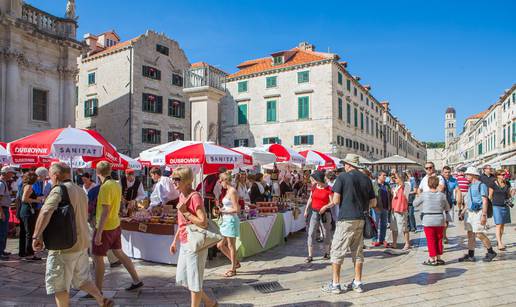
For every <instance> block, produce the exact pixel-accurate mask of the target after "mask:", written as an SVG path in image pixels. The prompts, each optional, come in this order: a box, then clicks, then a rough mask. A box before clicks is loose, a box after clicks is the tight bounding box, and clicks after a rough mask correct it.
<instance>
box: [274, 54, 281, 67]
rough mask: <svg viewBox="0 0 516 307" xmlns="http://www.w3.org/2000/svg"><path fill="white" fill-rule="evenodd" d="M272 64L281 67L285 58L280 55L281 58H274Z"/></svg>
mask: <svg viewBox="0 0 516 307" xmlns="http://www.w3.org/2000/svg"><path fill="white" fill-rule="evenodd" d="M272 63H273V65H281V64H283V56H282V55H279V56H275V57H273V58H272Z"/></svg>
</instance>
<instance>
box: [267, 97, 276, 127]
mask: <svg viewBox="0 0 516 307" xmlns="http://www.w3.org/2000/svg"><path fill="white" fill-rule="evenodd" d="M267 121H268V122H275V121H276V100H269V101H267Z"/></svg>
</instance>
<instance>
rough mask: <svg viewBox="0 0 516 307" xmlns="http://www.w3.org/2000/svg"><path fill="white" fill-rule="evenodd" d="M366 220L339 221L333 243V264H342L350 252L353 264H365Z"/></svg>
mask: <svg viewBox="0 0 516 307" xmlns="http://www.w3.org/2000/svg"><path fill="white" fill-rule="evenodd" d="M363 248H364V220H352V221H337V227H336V228H335V233H334V234H333V240H332V243H331V262H332V263H335V264H342V262H344V257H345V256H346V252H347V251H348V249H349V251H350V253H351V259H352V260H353V262H358V263H362V262H364V252H363Z"/></svg>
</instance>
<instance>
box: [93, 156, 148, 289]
mask: <svg viewBox="0 0 516 307" xmlns="http://www.w3.org/2000/svg"><path fill="white" fill-rule="evenodd" d="M96 171H97V176H98V177H99V179H100V181H101V182H102V184H101V186H100V190H99V194H98V196H97V208H96V214H95V222H96V226H95V230H94V232H93V244H92V254H93V256H94V261H95V284H96V285H97V288H99V290H101V291H102V284H103V282H104V271H105V269H104V257H106V256H107V252H108V251H109V250H111V251H112V252H113V254H114V255H115V257H116V258H118V260H119V261H120V262H121V263H122V265H123V266H124V267H125V269H126V270H127V271H128V272H129V274H130V275H131V278H132V279H133V283H132V284H131V285H130V286H129V287H128V288H126V289H125V290H127V291H132V290H136V289H139V288H141V287H143V282H142V281H141V280H140V278H139V277H138V273H136V269H135V268H134V264H133V262H132V261H131V259H129V257H127V255H126V254H125V253H124V252H123V251H122V239H121V236H122V229H121V228H120V217H119V212H120V203H121V201H122V188H121V186H120V184H118V182H116V181H115V180H113V179H111V164H110V163H109V162H107V161H100V162H99V163H97V167H96Z"/></svg>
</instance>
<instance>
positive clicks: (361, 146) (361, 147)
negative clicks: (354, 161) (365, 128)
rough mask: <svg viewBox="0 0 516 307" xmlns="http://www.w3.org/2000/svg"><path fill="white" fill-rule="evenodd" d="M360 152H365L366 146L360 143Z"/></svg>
mask: <svg viewBox="0 0 516 307" xmlns="http://www.w3.org/2000/svg"><path fill="white" fill-rule="evenodd" d="M360 151H365V145H364V144H362V143H360Z"/></svg>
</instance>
